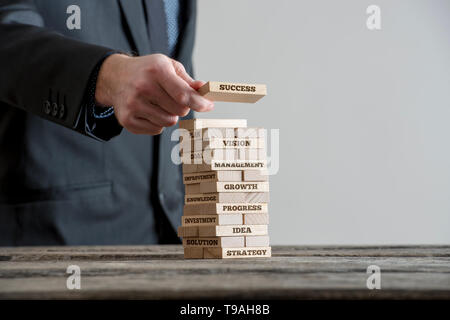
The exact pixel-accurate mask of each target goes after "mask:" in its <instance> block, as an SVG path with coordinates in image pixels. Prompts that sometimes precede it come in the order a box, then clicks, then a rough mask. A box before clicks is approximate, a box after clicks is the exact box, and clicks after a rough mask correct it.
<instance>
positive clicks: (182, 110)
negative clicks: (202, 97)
mask: <svg viewBox="0 0 450 320" xmlns="http://www.w3.org/2000/svg"><path fill="white" fill-rule="evenodd" d="M156 99H157V102H158V105H159V106H160V107H161V108H163V109H164V110H166V111H167V112H169V113H171V114H174V115H177V116H180V117H184V116H187V114H188V113H189V111H190V110H191V109H190V108H189V107H188V106H185V105H181V104H178V103H177V102H176V101H175V100H173V99H172V97H171V96H169V94H168V93H167V92H166V91H165V90H164V89H163V88H162V87H160V92H159V94H158V96H157V97H156Z"/></svg>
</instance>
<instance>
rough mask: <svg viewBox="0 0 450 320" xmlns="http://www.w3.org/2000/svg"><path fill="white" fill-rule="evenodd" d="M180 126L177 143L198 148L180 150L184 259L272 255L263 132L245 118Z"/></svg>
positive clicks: (196, 121) (210, 120) (184, 122)
mask: <svg viewBox="0 0 450 320" xmlns="http://www.w3.org/2000/svg"><path fill="white" fill-rule="evenodd" d="M180 127H181V128H183V129H186V130H188V131H189V134H188V135H185V136H183V138H180V140H181V143H182V144H185V146H188V149H189V147H193V146H196V147H197V150H195V152H181V160H182V163H183V182H184V185H185V205H184V212H183V217H182V223H181V226H180V227H179V228H178V235H179V236H180V237H182V238H183V246H184V256H185V258H191V259H212V258H216V259H227V258H231V259H233V258H267V257H270V256H271V248H270V241H269V236H268V224H269V214H268V203H269V181H268V171H267V164H266V152H265V145H264V143H265V136H264V130H262V128H247V121H246V120H243V119H192V120H184V121H180ZM247 129H248V130H247ZM188 140H191V141H188ZM181 147H182V148H183V146H181ZM194 160H195V163H193V162H194Z"/></svg>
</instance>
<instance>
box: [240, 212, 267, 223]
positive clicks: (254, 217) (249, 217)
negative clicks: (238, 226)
mask: <svg viewBox="0 0 450 320" xmlns="http://www.w3.org/2000/svg"><path fill="white" fill-rule="evenodd" d="M244 224H269V214H267V213H246V214H244Z"/></svg>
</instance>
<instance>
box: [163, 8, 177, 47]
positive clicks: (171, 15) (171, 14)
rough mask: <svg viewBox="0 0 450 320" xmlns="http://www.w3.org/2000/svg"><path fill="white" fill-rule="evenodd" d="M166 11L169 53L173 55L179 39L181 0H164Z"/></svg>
mask: <svg viewBox="0 0 450 320" xmlns="http://www.w3.org/2000/svg"><path fill="white" fill-rule="evenodd" d="M164 11H165V12H166V19H167V37H168V38H169V39H168V42H169V54H170V55H171V56H173V54H174V53H175V48H176V45H177V41H178V35H179V33H180V30H179V15H180V1H179V0H164Z"/></svg>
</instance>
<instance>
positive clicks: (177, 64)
mask: <svg viewBox="0 0 450 320" xmlns="http://www.w3.org/2000/svg"><path fill="white" fill-rule="evenodd" d="M171 61H172V65H173V68H174V69H175V73H176V74H177V75H178V76H179V77H180V78H181V79H183V80H184V81H186V82H187V83H188V84H189V85H191V83H193V82H195V80H194V79H192V78H191V76H190V75H189V74H188V73H187V72H186V69H185V68H184V66H183V64H182V63H180V62H178V61H176V60H174V59H171Z"/></svg>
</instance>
